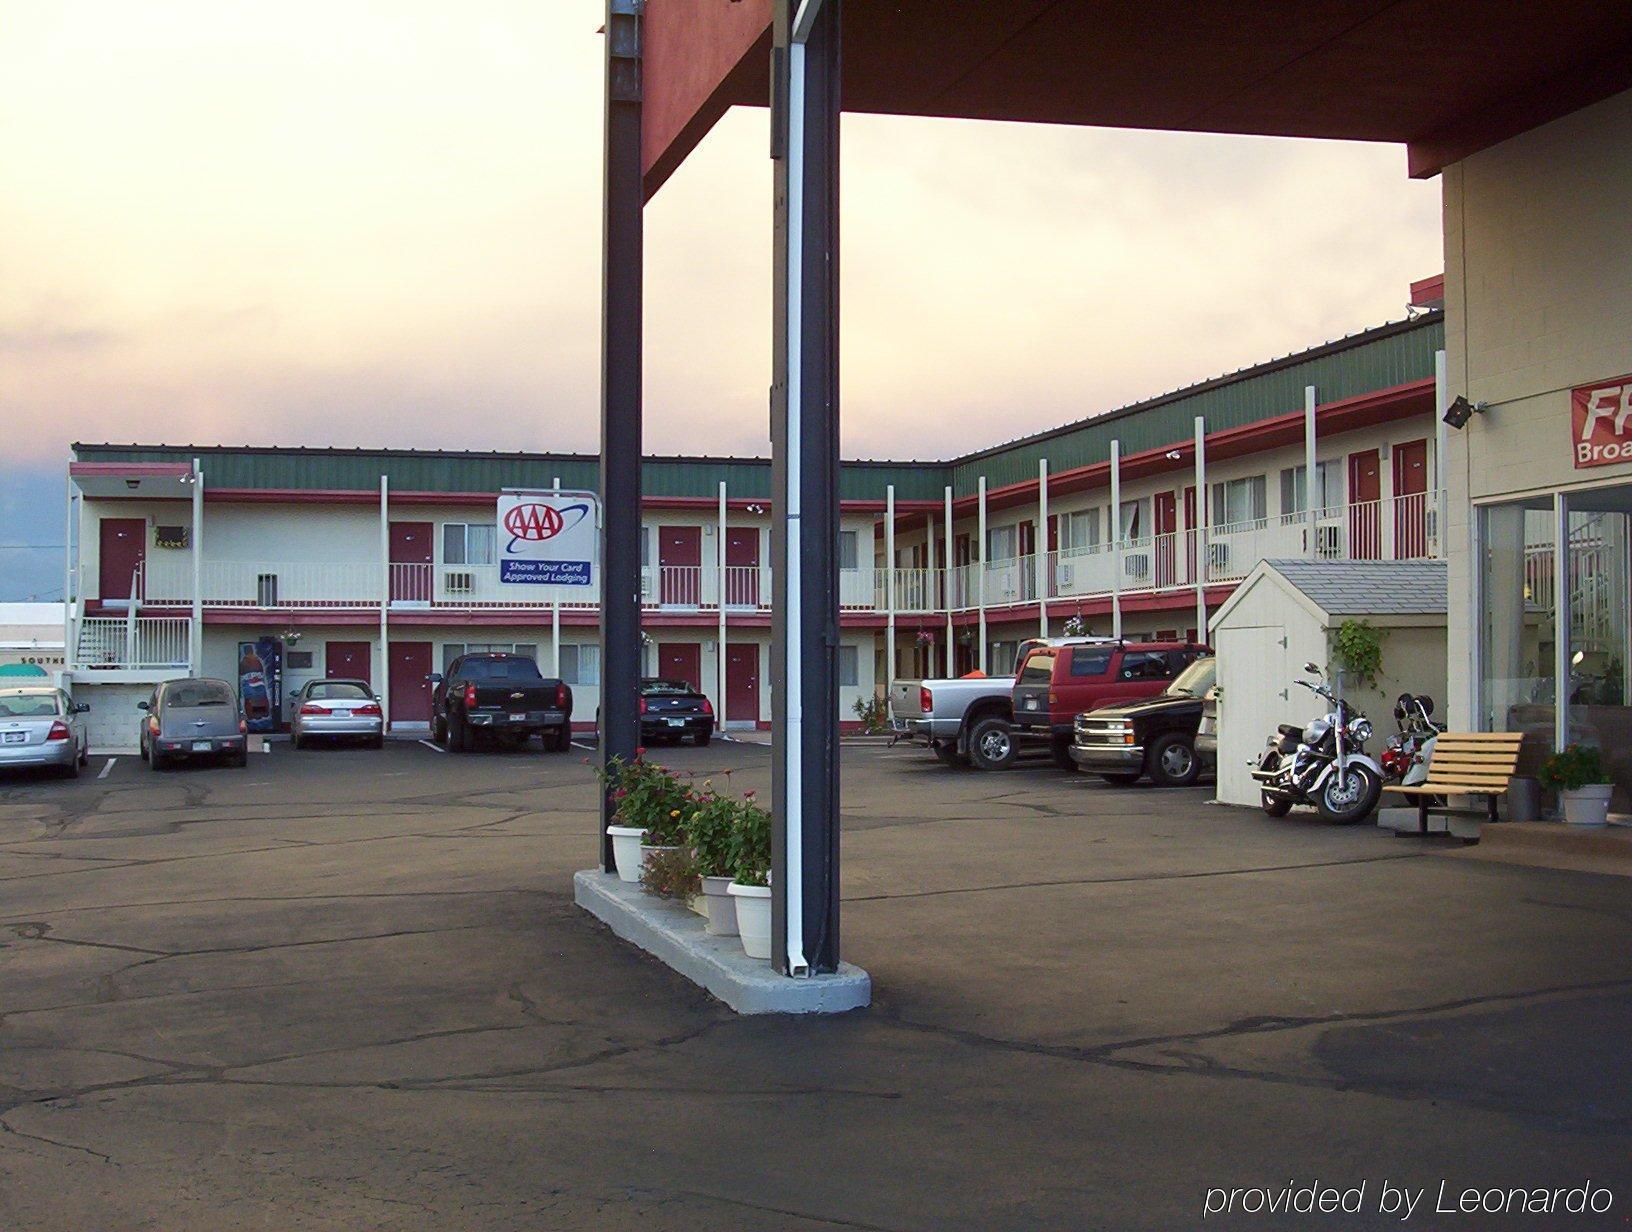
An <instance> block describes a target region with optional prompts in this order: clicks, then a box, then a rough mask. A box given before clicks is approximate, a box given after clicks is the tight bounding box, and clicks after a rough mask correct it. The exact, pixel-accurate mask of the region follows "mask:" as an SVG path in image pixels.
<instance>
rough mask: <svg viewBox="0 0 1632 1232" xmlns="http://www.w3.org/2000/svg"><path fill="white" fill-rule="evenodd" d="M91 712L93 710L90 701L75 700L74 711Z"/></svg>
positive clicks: (77, 712) (78, 712)
mask: <svg viewBox="0 0 1632 1232" xmlns="http://www.w3.org/2000/svg"><path fill="white" fill-rule="evenodd" d="M90 712H91V703H90V702H75V703H74V713H75V714H89V713H90Z"/></svg>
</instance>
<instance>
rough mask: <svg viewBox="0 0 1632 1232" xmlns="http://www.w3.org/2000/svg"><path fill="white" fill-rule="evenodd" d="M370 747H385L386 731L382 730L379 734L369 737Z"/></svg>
mask: <svg viewBox="0 0 1632 1232" xmlns="http://www.w3.org/2000/svg"><path fill="white" fill-rule="evenodd" d="M368 747H369V748H371V749H383V748H384V747H385V733H384V732H381V733H380V734H379V735H377V736H371V737H369V741H368Z"/></svg>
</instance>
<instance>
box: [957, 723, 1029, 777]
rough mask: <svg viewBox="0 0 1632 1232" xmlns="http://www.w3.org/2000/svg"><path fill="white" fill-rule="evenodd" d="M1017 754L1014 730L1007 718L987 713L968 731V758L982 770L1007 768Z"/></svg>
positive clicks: (1012, 763)
mask: <svg viewBox="0 0 1632 1232" xmlns="http://www.w3.org/2000/svg"><path fill="white" fill-rule="evenodd" d="M1017 755H1018V750H1017V748H1016V747H1015V743H1014V732H1013V730H1012V729H1011V728H1010V727H1009V721H1008V720H1007V719H1004V718H1000V717H999V716H997V715H995V714H993V715H988V716H987V717H986V718H984V719H981V720H980V721H979V722H977V723H976V724H975V729H974V730H973V731H972V732H970V733H969V760H970V761H972V762H973V763H974V764H975V765H977V766H979V767H980V768H981V769H982V770H1007V769H1008V768H1009V767H1010V766H1012V765H1014V759H1015V757H1016V756H1017Z"/></svg>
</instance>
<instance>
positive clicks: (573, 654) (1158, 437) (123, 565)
mask: <svg viewBox="0 0 1632 1232" xmlns="http://www.w3.org/2000/svg"><path fill="white" fill-rule="evenodd" d="M1438 282H1439V280H1437V279H1434V280H1430V281H1429V283H1427V284H1418V286H1417V287H1415V288H1413V292H1414V294H1413V298H1415V299H1417V300H1419V301H1420V302H1422V303H1424V304H1428V305H1433V304H1435V303H1436V302H1437V296H1438V294H1439V290H1438ZM1443 333H1444V330H1443V323H1442V319H1441V314H1440V312H1439V311H1438V310H1437V308H1436V307H1432V306H1431V307H1429V308H1427V309H1426V310H1425V311H1422V312H1420V313H1419V315H1417V316H1416V317H1415V318H1413V319H1410V320H1405V321H1400V322H1396V323H1391V324H1387V325H1383V326H1380V327H1378V328H1375V329H1371V330H1368V331H1366V332H1364V333H1361V334H1357V335H1354V336H1351V337H1348V338H1344V339H1341V340H1339V341H1336V342H1332V343H1328V344H1325V345H1322V346H1318V347H1315V348H1313V349H1311V350H1308V351H1305V352H1302V353H1299V354H1295V355H1291V356H1288V357H1286V358H1283V359H1278V360H1274V361H1271V362H1267V363H1263V364H1259V365H1257V366H1255V367H1252V368H1248V369H1245V370H1242V371H1240V372H1237V373H1234V374H1231V375H1227V376H1223V377H1219V378H1217V379H1214V380H1209V381H1206V382H1203V383H1201V384H1199V385H1195V386H1192V387H1189V388H1186V389H1181V390H1178V391H1175V392H1173V393H1170V394H1166V395H1163V396H1161V397H1157V398H1152V399H1149V400H1147V401H1145V402H1141V403H1139V404H1137V405H1134V406H1129V407H1126V408H1123V409H1121V410H1117V411H1113V412H1111V413H1108V414H1103V415H1098V416H1095V417H1093V418H1091V419H1086V420H1082V421H1080V422H1077V423H1073V424H1069V425H1066V426H1065V427H1062V428H1059V429H1055V430H1053V431H1049V432H1045V433H1042V434H1040V435H1037V436H1032V437H1028V438H1025V439H1022V440H1018V441H1014V442H1012V443H1009V444H1006V445H1000V446H996V447H993V448H989V449H984V450H981V451H979V452H977V453H972V454H969V455H967V456H964V457H960V458H955V459H953V460H950V461H945V462H900V463H896V462H850V463H846V464H845V466H844V469H843V473H842V497H843V529H842V531H841V544H840V563H841V600H842V611H841V615H840V636H841V651H840V658H839V665H840V672H841V677H842V694H841V715H840V718H841V720H843V721H852V722H853V721H854V720H855V718H856V715H855V714H854V707H855V705H856V703H857V702H859V701H862V700H863V699H866V698H871V697H873V696H875V694H876V693H877V692H878V691H879V690H880V689H881V688H882V687H883V686H884V684H885V683H886V682H887V680H888V679H889V678H890V677H891V676H892V675H911V676H921V675H929V674H939V673H944V672H951V673H955V674H956V673H962V672H965V671H969V670H971V669H974V668H981V669H986V670H990V671H992V672H994V673H999V672H1006V671H1007V670H1009V668H1010V666H1011V664H1012V659H1013V654H1014V649H1015V646H1016V644H1017V643H1018V641H1019V640H1020V639H1022V638H1024V637H1028V636H1032V635H1035V634H1037V633H1038V632H1040V631H1045V630H1046V631H1049V632H1053V633H1056V634H1057V633H1059V632H1061V631H1062V628H1063V626H1064V623H1065V621H1066V620H1067V619H1069V618H1070V617H1072V616H1079V615H1080V616H1082V617H1084V618H1085V619H1086V621H1087V623H1088V624H1089V626H1090V627H1091V628H1092V630H1093V631H1094V632H1096V633H1107V634H1109V633H1116V632H1120V633H1122V634H1124V635H1126V636H1130V637H1131V636H1136V635H1138V636H1142V635H1154V636H1161V637H1170V636H1191V637H1194V636H1197V635H1198V634H1199V633H1200V632H1201V631H1202V630H1204V629H1205V623H1206V615H1205V614H1206V613H1207V612H1210V611H1212V610H1214V609H1216V608H1217V607H1218V605H1219V604H1220V603H1222V602H1223V600H1224V599H1225V598H1227V597H1228V596H1229V594H1230V592H1231V591H1232V589H1233V588H1234V586H1235V585H1236V584H1237V583H1238V582H1239V581H1240V580H1241V579H1242V578H1244V577H1245V576H1246V575H1247V574H1248V573H1249V572H1250V571H1251V570H1252V568H1253V566H1254V565H1255V564H1256V563H1257V562H1258V561H1260V560H1263V559H1266V558H1279V557H1289V556H1290V557H1297V556H1309V555H1316V556H1319V557H1321V558H1323V559H1348V558H1353V559H1367V560H1371V559H1402V560H1408V559H1424V558H1433V557H1437V556H1439V555H1440V552H1441V544H1440V534H1439V529H1438V528H1439V527H1440V526H1442V525H1443V524H1444V512H1443V509H1442V506H1441V499H1442V498H1441V496H1440V490H1441V488H1442V486H1443V485H1441V484H1440V483H1439V482H1438V481H1437V478H1436V476H1437V473H1438V461H1437V459H1438V458H1439V456H1440V455H1441V453H1442V449H1441V448H1440V447H1438V446H1436V433H1437V434H1439V435H1441V436H1442V434H1443V428H1442V427H1441V426H1440V425H1439V423H1438V419H1437V416H1436V415H1435V414H1434V410H1433V408H1434V406H1435V395H1434V390H1435V356H1436V352H1438V351H1439V350H1440V348H1441V347H1442V345H1443ZM1310 457H1313V458H1314V460H1315V472H1316V481H1315V484H1314V491H1313V500H1311V499H1310V491H1309V488H1310V485H1309V484H1308V482H1307V479H1306V474H1307V463H1308V459H1309V458H1310ZM69 471H70V476H71V481H72V482H71V483H70V487H69V508H68V511H67V517H68V521H69V527H70V534H71V542H73V543H75V544H77V547H75V548H74V549H73V550H71V552H70V559H69V563H68V571H69V574H70V576H69V578H68V579H67V581H68V583H69V585H70V587H71V590H70V593H73V594H75V595H77V596H78V597H79V600H80V602H79V604H78V605H77V610H76V609H74V607H73V605H71V611H72V612H73V614H72V615H71V616H70V623H71V627H70V628H69V629H68V630H67V631H66V637H67V645H68V647H69V657H70V660H71V662H70V665H69V668H68V674H69V677H70V679H71V681H72V684H73V687H74V689H75V690H76V692H79V693H81V694H84V695H86V696H87V697H88V698H90V699H92V700H94V699H95V697H100V698H101V699H102V700H103V702H104V703H105V704H100V705H95V706H94V707H93V711H92V714H93V718H94V720H95V722H94V724H93V735H94V738H95V739H96V740H97V741H98V742H99V744H101V745H103V746H105V747H109V748H117V747H122V746H126V745H129V744H130V743H131V742H132V740H133V738H134V732H135V728H136V724H135V718H136V711H135V710H134V707H133V703H134V701H135V700H136V699H137V698H139V697H141V696H143V695H145V693H146V691H147V690H148V689H150V688H151V685H152V683H153V682H154V681H156V680H160V679H165V678H169V677H172V676H176V675H183V674H187V673H201V674H205V675H210V676H219V677H223V678H226V679H234V678H236V677H237V675H238V668H239V662H240V658H241V656H242V654H243V650H242V647H243V646H244V645H245V644H246V643H255V642H258V641H261V640H262V639H272V640H273V641H274V642H275V643H277V644H278V646H279V649H280V653H281V659H282V695H283V698H284V702H283V713H282V714H281V716H280V717H281V718H282V720H283V721H285V722H286V721H287V718H288V713H287V707H288V699H289V698H290V697H291V696H292V695H293V694H294V692H295V690H296V689H297V688H298V687H299V686H300V684H301V683H302V682H303V681H304V680H306V679H311V678H313V677H316V676H319V675H325V674H327V675H344V676H351V677H361V678H365V679H367V680H369V681H371V682H372V683H373V684H374V685H375V687H376V691H377V692H379V693H380V695H381V697H382V698H383V699H384V701H385V704H386V706H387V711H388V715H389V721H390V725H391V727H392V729H393V730H396V731H410V732H411V731H415V730H423V729H424V727H425V726H426V723H427V717H428V706H429V686H428V684H427V680H426V678H427V676H429V675H430V674H431V673H432V672H433V671H439V670H441V669H442V668H443V666H444V665H446V664H447V663H448V662H449V661H450V660H451V659H452V658H453V657H454V656H455V655H457V654H459V653H460V652H461V651H462V650H465V649H467V648H504V649H516V650H518V651H522V652H525V653H529V654H534V655H536V656H537V658H538V660H539V663H540V666H541V667H542V668H543V669H544V671H545V672H546V673H547V674H549V673H558V674H559V675H561V676H562V677H563V678H565V679H566V680H567V681H568V682H569V683H570V684H571V685H572V686H573V689H574V694H575V713H576V717H577V719H578V721H579V722H580V723H583V724H592V723H593V721H594V716H595V710H596V707H597V704H598V683H599V646H598V638H599V629H598V615H597V603H596V597H595V596H594V595H593V594H590V595H585V594H583V593H582V592H578V591H573V590H571V589H569V588H550V587H536V586H519V587H518V586H506V585H501V584H500V582H499V580H498V568H497V564H496V555H497V541H496V526H495V506H496V501H497V498H498V494H499V493H500V491H501V490H503V489H512V488H530V489H547V488H551V487H553V486H557V485H559V486H560V487H562V488H564V489H569V490H570V489H586V488H587V489H593V488H594V486H595V482H596V475H597V467H596V459H595V458H594V457H592V456H585V455H562V454H483V453H444V452H419V451H400V450H340V449H281V448H259V449H258V448H227V447H183V446H174V447H171V446H139V445H84V444H81V445H76V446H75V447H74V451H73V458H72V460H71V463H70V467H69ZM770 478H771V477H770V467H769V464H768V463H767V462H766V461H764V460H761V459H740V458H706V457H654V458H650V459H648V460H647V462H646V464H645V467H644V486H645V500H644V523H645V527H644V540H643V543H644V548H643V559H644V564H645V568H644V575H643V586H642V597H643V607H644V613H645V614H644V617H643V626H644V635H645V640H646V643H647V644H646V646H645V656H646V668H647V670H648V671H650V672H652V673H656V674H662V675H667V676H678V677H683V678H685V679H688V680H690V681H692V682H693V683H694V684H696V685H698V686H699V687H701V688H703V689H704V690H705V691H707V692H708V693H709V695H710V697H711V699H712V700H713V702H714V705H715V707H716V710H717V712H718V713H720V714H722V715H723V716H724V719H725V721H726V723H727V725H728V726H750V727H751V726H764V725H765V724H766V723H767V720H768V718H769V715H770V687H771V679H770V671H769V649H768V648H769V638H770V628H769V626H770V618H769V611H770V602H771V597H772V585H771V577H770V570H769V561H770V550H769V545H770V519H769V513H770V509H769V495H770ZM1198 493H1204V494H1205V495H1204V496H1203V497H1202V498H1200V499H1198ZM1040 528H1041V529H1040ZM87 690H94V691H95V693H94V694H88V693H87V692H86V691H87ZM126 702H129V703H131V704H128V705H127V704H125V703H126ZM127 729H128V730H127Z"/></svg>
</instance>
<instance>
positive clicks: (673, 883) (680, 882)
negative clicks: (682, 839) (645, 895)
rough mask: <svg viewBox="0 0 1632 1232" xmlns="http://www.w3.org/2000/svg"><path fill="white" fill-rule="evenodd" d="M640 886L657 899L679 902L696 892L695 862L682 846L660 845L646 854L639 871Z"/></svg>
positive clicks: (688, 850) (689, 852)
mask: <svg viewBox="0 0 1632 1232" xmlns="http://www.w3.org/2000/svg"><path fill="white" fill-rule="evenodd" d="M640 884H641V888H642V889H644V890H646V891H647V892H649V893H652V894H655V895H657V896H658V897H659V898H675V899H679V900H681V901H682V902H684V901H685V900H687V899H689V898H690V897H691V896H692V895H693V894H695V893H697V889H698V886H697V863H696V861H695V860H694V859H693V857H692V854H691V851H690V849H689V848H686V847H663V848H659V849H657V850H656V851H654V852H653V853H652V854H651V855H649V856H647V857H646V862H645V863H644V864H643V865H641V870H640Z"/></svg>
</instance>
